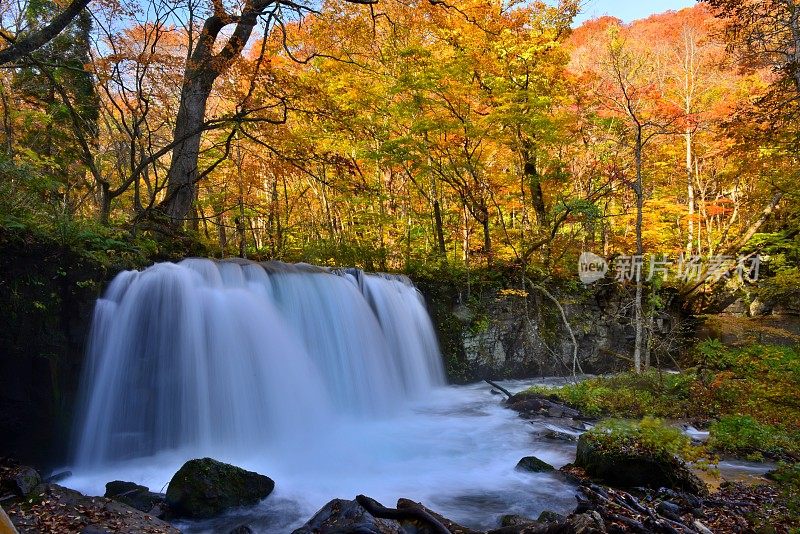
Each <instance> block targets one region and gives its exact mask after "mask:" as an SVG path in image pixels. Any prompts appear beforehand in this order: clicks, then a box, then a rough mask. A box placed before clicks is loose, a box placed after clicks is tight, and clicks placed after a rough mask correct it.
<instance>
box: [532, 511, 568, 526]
mask: <svg viewBox="0 0 800 534" xmlns="http://www.w3.org/2000/svg"><path fill="white" fill-rule="evenodd" d="M566 519H567V518H566V517H564V516H563V515H561V514H557V513H555V512H552V511H550V510H545V511H543V512H542V513H541V514H539V518H538V519H537V521H538V522H540V523H561V522H563V521H565V520H566Z"/></svg>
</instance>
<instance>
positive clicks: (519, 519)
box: [500, 514, 535, 527]
mask: <svg viewBox="0 0 800 534" xmlns="http://www.w3.org/2000/svg"><path fill="white" fill-rule="evenodd" d="M534 522H535V521H534V520H533V519H531V518H530V517H525V516H524V515H515V514H509V515H504V516H503V517H501V518H500V526H503V527H515V526H518V525H527V524H530V523H534Z"/></svg>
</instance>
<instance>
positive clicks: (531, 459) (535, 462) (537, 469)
mask: <svg viewBox="0 0 800 534" xmlns="http://www.w3.org/2000/svg"><path fill="white" fill-rule="evenodd" d="M517 469H519V470H520V471H529V472H531V473H546V472H548V471H555V469H556V468H555V467H553V466H552V465H550V464H548V463H547V462H543V461H542V460H540V459H539V458H537V457H536V456H525V457H524V458H522V459H521V460H520V461H519V462H517Z"/></svg>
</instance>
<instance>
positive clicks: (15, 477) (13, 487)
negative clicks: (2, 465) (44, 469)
mask: <svg viewBox="0 0 800 534" xmlns="http://www.w3.org/2000/svg"><path fill="white" fill-rule="evenodd" d="M41 483H42V477H41V476H40V475H39V472H38V471H36V469H34V468H32V467H28V466H25V465H17V466H14V467H11V468H7V469H6V470H4V472H3V473H2V486H3V488H5V489H7V490H9V491H11V492H13V493H14V494H15V495H17V496H18V497H27V496H28V495H30V494H31V493H32V492H33V490H34V489H35V488H36V487H37V486H38V485H39V484H41Z"/></svg>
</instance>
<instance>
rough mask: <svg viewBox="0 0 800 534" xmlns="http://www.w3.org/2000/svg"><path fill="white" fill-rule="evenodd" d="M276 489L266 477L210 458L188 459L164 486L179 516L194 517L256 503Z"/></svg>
mask: <svg viewBox="0 0 800 534" xmlns="http://www.w3.org/2000/svg"><path fill="white" fill-rule="evenodd" d="M274 488H275V482H273V481H272V479H270V478H269V477H267V476H265V475H261V474H259V473H254V472H252V471H246V470H244V469H242V468H240V467H236V466H234V465H230V464H225V463H222V462H218V461H216V460H213V459H211V458H201V459H196V460H189V461H188V462H186V463H185V464H183V467H181V468H180V469H179V470H178V472H177V473H175V476H173V477H172V480H170V482H169V487H168V488H167V504H169V507H170V511H171V512H173V513H175V514H176V515H178V516H182V517H191V518H195V519H201V518H208V517H213V516H215V515H218V514H220V513H222V512H224V511H225V510H227V509H229V508H235V507H239V506H248V505H253V504H256V503H257V502H258V501H260V500H262V499H264V498H266V497H267V496H268V495H269V494H270V493H272V490H273V489H274Z"/></svg>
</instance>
